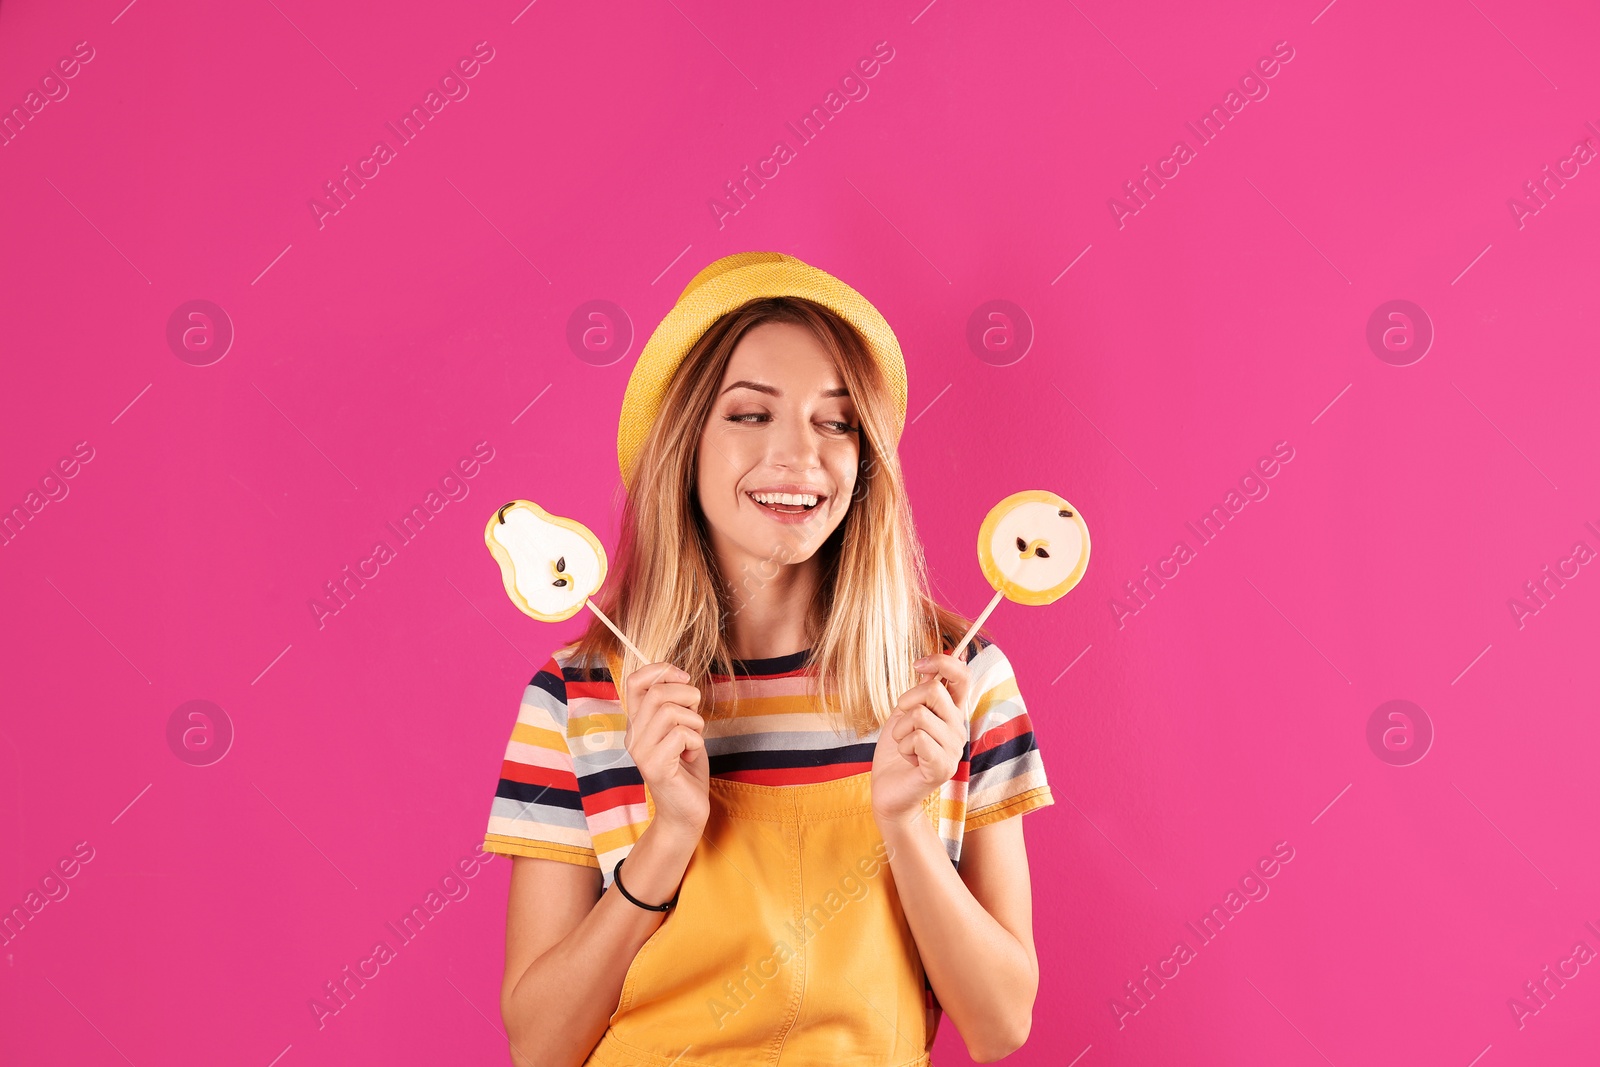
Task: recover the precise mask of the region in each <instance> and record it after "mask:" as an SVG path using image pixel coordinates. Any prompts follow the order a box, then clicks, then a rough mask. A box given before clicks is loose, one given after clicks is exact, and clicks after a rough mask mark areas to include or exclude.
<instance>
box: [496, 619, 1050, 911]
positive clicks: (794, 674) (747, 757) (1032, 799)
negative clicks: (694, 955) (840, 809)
mask: <svg viewBox="0 0 1600 1067" xmlns="http://www.w3.org/2000/svg"><path fill="white" fill-rule="evenodd" d="M576 644H577V643H576V642H573V643H572V644H569V645H566V646H564V647H562V648H559V649H557V650H556V651H555V653H554V654H553V655H552V656H551V658H550V661H549V662H548V663H546V664H545V665H544V667H543V668H541V669H540V670H539V672H538V673H537V674H535V675H534V676H533V680H532V681H531V682H529V683H528V687H527V689H526V690H525V691H524V692H523V694H522V705H521V707H520V708H519V710H518V712H517V721H516V725H515V726H514V727H513V728H512V731H511V740H510V742H509V743H508V744H507V746H506V755H505V762H504V763H503V764H502V765H501V769H500V784H499V787H498V788H497V789H496V790H495V797H494V802H493V805H492V807H491V809H490V814H489V829H488V833H487V835H486V837H485V838H484V846H483V847H484V849H485V850H486V851H489V852H498V853H500V854H501V855H505V856H535V857H539V858H543V859H554V860H562V861H564V862H567V863H575V864H580V865H582V866H587V867H596V868H599V870H600V872H601V884H602V886H609V885H610V884H611V879H612V871H613V870H614V869H615V868H616V865H617V863H618V861H620V860H621V859H623V858H624V857H625V856H627V854H628V851H629V849H631V848H632V847H633V845H634V842H636V841H638V840H639V837H640V835H642V834H643V833H644V830H645V827H646V826H647V825H648V824H649V816H648V812H647V810H646V806H645V796H644V779H643V778H641V777H640V775H639V770H638V768H637V767H636V766H635V765H634V763H633V759H632V757H630V756H629V755H628V751H627V748H626V746H625V744H624V737H625V730H626V727H627V722H626V719H625V716H624V714H623V711H622V705H621V703H620V701H619V700H618V699H617V687H616V684H615V683H614V682H613V681H612V678H611V672H610V670H609V668H608V667H607V666H606V664H605V663H604V661H603V660H598V661H596V662H592V663H580V662H577V660H576V658H575V655H574V653H575V649H576ZM808 654H809V650H807V651H803V652H796V653H793V654H792V655H788V656H776V657H772V658H769V659H750V660H737V659H736V660H734V661H733V663H732V665H731V666H732V670H733V673H732V675H721V674H717V675H713V676H712V679H711V693H710V699H711V702H712V706H713V708H715V707H716V706H718V705H720V704H723V703H725V702H726V701H727V700H729V699H730V698H731V696H732V695H733V694H734V693H736V694H737V696H738V701H739V708H738V714H737V715H734V716H729V717H713V716H709V715H708V716H707V717H706V724H705V733H704V736H705V742H706V752H707V754H708V755H709V756H710V760H711V770H710V773H711V775H712V776H713V777H717V778H730V779H735V780H737V781H742V782H754V783H758V784H761V785H779V786H782V785H799V784H803V783H807V782H824V781H832V780H835V779H838V778H846V777H849V776H851V775H855V774H861V773H863V772H866V771H870V770H871V769H872V753H873V749H874V747H875V746H876V744H877V740H878V734H879V732H880V728H874V729H873V731H872V732H871V733H870V734H866V735H860V734H857V733H856V732H855V731H854V730H852V729H851V728H850V727H849V726H848V725H843V724H840V725H836V722H837V721H838V720H836V718H835V717H834V716H833V715H831V714H830V713H828V712H827V711H824V710H822V709H821V707H820V706H819V704H818V703H817V701H816V696H815V674H814V672H813V669H812V668H811V667H808V666H807V665H806V663H805V660H806V657H807V655H808ZM965 655H966V662H967V665H968V668H969V669H970V670H971V671H972V677H973V686H974V689H975V690H976V692H977V694H978V695H977V698H976V700H975V701H974V704H973V713H972V718H971V720H970V731H969V733H970V737H969V739H968V742H967V745H966V747H965V749H964V751H963V752H962V755H961V763H960V765H959V766H957V768H956V772H955V774H954V775H953V776H951V778H950V780H949V781H948V782H945V783H944V784H943V785H942V786H940V792H941V797H940V804H939V820H938V833H939V838H940V840H941V841H943V843H944V846H945V851H946V852H947V853H948V854H949V856H950V860H951V862H952V863H956V864H959V863H960V859H961V842H962V838H963V835H964V834H965V832H966V831H967V830H972V829H976V828H977V827H980V826H986V825H988V824H989V823H992V822H998V821H999V820H1001V819H1004V818H1008V817H1010V816H1012V815H1019V814H1021V813H1022V812H1025V811H1032V810H1033V809H1034V808H1041V807H1044V806H1045V805H1047V804H1051V803H1054V801H1053V799H1052V798H1051V796H1050V786H1049V784H1048V783H1047V782H1046V781H1045V773H1044V763H1043V761H1042V759H1041V758H1040V754H1039V747H1038V745H1037V744H1036V743H1035V741H1034V736H1033V724H1032V722H1031V721H1030V720H1029V718H1028V712H1027V709H1026V708H1025V707H1024V706H1023V703H1022V694H1021V693H1020V692H1018V690H1017V680H1016V675H1015V674H1014V673H1013V672H1012V669H1011V663H1010V661H1008V660H1007V659H1006V657H1005V655H1004V654H1003V653H1002V652H1001V651H1000V649H999V647H998V646H997V645H995V644H994V643H992V642H985V641H983V639H982V638H979V637H975V638H974V639H973V641H972V644H971V645H969V646H968V648H967V651H966V653H965ZM735 687H737V689H735ZM841 730H842V731H843V733H842V735H841V733H840V732H839V731H841Z"/></svg>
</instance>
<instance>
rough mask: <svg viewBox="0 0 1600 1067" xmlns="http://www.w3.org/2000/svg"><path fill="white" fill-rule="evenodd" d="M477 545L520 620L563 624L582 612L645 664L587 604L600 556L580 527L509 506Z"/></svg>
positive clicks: (520, 503)
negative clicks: (496, 567) (485, 549)
mask: <svg viewBox="0 0 1600 1067" xmlns="http://www.w3.org/2000/svg"><path fill="white" fill-rule="evenodd" d="M483 540H484V543H485V544H487V545H488V546H489V552H490V554H492V555H493V556H494V558H495V562H497V563H499V564H500V579H501V581H503V582H504V583H505V587H506V595H507V596H509V597H510V598H511V602H512V603H513V604H515V605H516V606H517V608H518V609H519V610H521V611H522V612H523V613H524V614H526V615H529V616H531V617H532V618H535V619H538V620H539V621H540V622H563V621H565V620H567V619H570V618H572V617H573V616H574V615H576V614H577V613H578V612H580V611H582V610H583V609H584V608H585V607H587V608H588V609H589V610H590V611H592V612H594V613H595V615H596V616H598V617H599V619H600V621H601V622H603V623H605V624H606V625H607V626H608V627H610V628H611V632H612V633H614V634H616V635H617V639H618V640H619V641H621V642H622V643H623V644H624V645H626V646H627V648H628V650H629V651H631V652H632V653H633V654H634V655H636V656H638V657H639V658H640V660H642V661H644V662H646V663H648V662H650V658H649V657H648V656H646V655H645V654H644V653H642V652H640V651H639V649H638V648H637V647H636V646H635V645H634V643H633V642H632V641H629V640H628V638H627V636H626V635H625V634H623V632H622V631H621V630H619V629H618V628H617V625H616V624H615V623H613V622H612V621H611V620H610V619H608V618H607V617H606V615H605V612H603V611H601V610H600V609H599V608H598V607H596V606H595V603H594V601H593V600H591V599H589V598H590V595H591V594H593V593H597V592H599V591H600V586H601V585H602V584H604V583H605V580H606V550H605V548H603V547H602V546H601V544H600V539H599V538H598V537H596V536H595V535H594V534H592V533H590V532H589V528H588V527H586V526H584V525H583V523H581V522H578V521H576V520H575V519H567V518H563V517H561V516H560V515H552V514H550V513H549V512H548V511H546V510H545V509H544V508H541V507H540V506H539V505H538V504H535V503H534V502H533V501H531V500H513V501H511V502H510V503H509V504H504V505H502V506H501V507H499V508H497V509H496V510H495V513H494V514H493V515H491V516H489V524H488V526H486V527H485V528H484V531H483Z"/></svg>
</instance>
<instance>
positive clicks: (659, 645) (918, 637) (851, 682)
mask: <svg viewBox="0 0 1600 1067" xmlns="http://www.w3.org/2000/svg"><path fill="white" fill-rule="evenodd" d="M765 322H788V323H794V324H796V325H799V326H803V327H805V328H806V329H808V330H810V332H811V333H812V335H813V336H814V337H815V338H816V339H817V341H818V342H819V343H820V344H821V345H822V347H823V348H824V349H826V350H827V351H828V352H829V354H830V355H832V357H833V360H834V364H835V366H836V367H837V368H838V371H839V375H840V377H841V378H843V379H844V384H845V387H846V388H847V389H848V390H849V391H850V397H851V399H852V400H854V401H855V406H856V411H857V413H858V414H859V415H860V426H861V433H860V438H859V439H860V443H861V452H860V467H859V470H858V473H857V476H856V485H855V489H854V491H853V493H852V495H851V501H850V504H849V508H848V510H847V511H846V513H845V517H844V519H843V520H842V521H841V522H840V524H839V527H838V528H837V529H835V530H834V531H833V533H832V534H831V535H830V536H829V537H828V539H827V540H826V541H825V542H823V544H822V545H821V546H820V547H819V548H818V549H817V551H816V555H817V558H818V563H819V564H820V567H821V573H820V581H819V583H818V588H817V595H816V597H815V598H814V600H813V602H812V603H811V604H810V605H809V606H808V609H807V620H806V633H807V636H808V640H809V641H810V648H811V655H810V657H809V659H808V661H807V662H808V665H809V666H811V667H812V668H814V670H815V674H816V685H817V695H818V698H819V699H820V701H821V703H822V706H823V707H824V708H825V709H826V710H828V711H829V712H832V713H834V715H835V716H836V724H835V725H836V728H837V726H838V725H839V724H840V723H848V724H849V725H850V726H851V727H852V728H853V729H854V730H855V731H856V733H857V734H858V735H865V734H867V733H870V732H871V731H872V730H874V729H876V728H877V727H879V726H881V725H882V724H883V722H884V721H885V720H886V719H887V718H888V717H889V715H890V714H891V713H892V712H893V709H894V703H895V701H896V700H898V699H899V696H900V694H902V693H904V692H905V691H906V690H907V689H910V688H911V687H912V686H913V685H916V684H917V683H918V682H919V681H921V680H922V679H921V677H920V676H918V675H917V673H916V672H915V671H914V670H913V668H912V664H913V663H914V662H915V661H916V660H918V659H920V658H922V657H923V656H925V655H929V654H932V653H936V652H940V651H944V650H948V649H949V648H951V647H952V646H953V645H954V644H955V642H956V641H958V640H960V638H961V635H962V634H964V633H965V632H966V630H967V627H968V626H969V625H970V624H971V620H970V619H967V618H965V617H964V616H961V615H959V614H957V613H955V612H952V611H950V610H948V609H947V608H944V607H942V606H940V605H939V604H937V603H935V602H934V600H933V599H932V597H931V596H929V594H928V578H927V568H926V563H925V560H924V558H923V552H922V545H921V543H920V541H919V540H918V539H917V536H916V531H915V527H914V524H913V522H912V518H911V507H910V504H909V502H908V501H907V499H906V491H905V482H904V479H903V477H902V475H901V470H900V459H899V456H898V454H897V452H896V450H895V448H894V445H893V444H892V443H891V444H887V445H886V444H885V442H893V441H894V440H895V422H894V417H895V410H894V403H895V402H894V399H893V397H892V395H891V393H890V392H889V388H888V383H887V382H886V380H885V379H884V377H883V374H882V372H881V370H880V368H879V366H878V363H877V361H876V360H875V359H873V357H872V355H871V353H870V352H869V351H868V350H867V346H866V342H865V341H864V340H863V339H862V337H861V335H860V334H859V333H858V332H857V331H856V330H855V328H854V327H853V326H851V325H850V324H849V323H848V322H846V321H845V320H844V319H842V318H841V317H839V316H838V315H837V314H835V313H834V312H833V311H832V310H830V309H829V308H827V307H825V306H823V305H821V304H818V303H815V302H813V301H810V300H806V299H804V298H801V297H763V298H759V299H755V300H751V301H750V302H748V303H746V304H744V305H742V306H741V307H739V308H737V309H735V310H733V311H731V312H729V313H728V314H726V315H724V316H723V317H722V318H720V319H718V320H717V321H716V322H715V323H713V324H712V325H711V327H710V328H709V329H707V330H706V332H705V333H704V334H703V335H701V337H700V339H699V340H698V341H697V342H696V343H695V345H694V346H693V348H691V349H690V350H689V353H688V354H687V355H686V356H685V357H684V360H683V362H682V364H680V365H679V367H678V370H677V371H676V373H675V374H674V376H673V379H672V381H671V383H670V384H669V385H668V387H667V392H666V395H665V397H664V398H663V400H662V403H661V407H660V414H659V415H658V416H657V417H656V421H655V424H654V425H653V426H652V427H651V429H650V433H649V435H648V436H647V437H646V439H645V442H644V445H643V447H642V448H641V450H640V453H639V457H638V463H637V466H636V467H635V468H634V470H635V473H634V483H633V485H632V487H631V489H630V490H629V492H628V495H627V501H626V504H625V506H624V509H623V516H622V531H621V538H620V544H619V546H618V552H617V564H616V567H615V569H614V570H613V571H612V574H611V577H610V579H609V580H608V581H607V583H606V588H605V590H604V591H603V592H602V594H601V597H600V598H599V599H600V601H601V609H602V610H603V611H605V613H606V614H607V615H608V616H610V618H611V620H612V621H613V622H615V623H616V624H617V625H618V626H619V627H620V628H621V629H622V632H623V633H625V634H627V635H628V637H629V638H630V639H631V640H632V641H633V642H634V644H636V645H638V646H639V648H640V649H641V650H642V651H644V652H645V653H647V654H649V655H653V656H656V657H658V659H660V660H665V661H669V662H671V663H672V664H673V665H674V666H676V667H678V668H679V669H681V670H683V671H685V672H686V673H688V675H689V676H690V679H691V682H692V684H694V685H695V686H697V687H698V688H699V689H700V690H701V692H702V694H704V696H703V698H702V700H701V704H700V708H699V710H700V713H701V714H702V715H705V716H706V717H707V718H711V717H712V700H711V678H710V675H711V674H712V673H713V672H715V673H719V674H723V675H728V674H731V673H732V667H731V662H732V658H733V657H732V656H731V654H730V652H729V648H728V645H727V635H726V632H725V630H724V626H725V623H726V618H727V616H728V614H729V612H730V611H735V610H737V605H738V603H739V601H738V599H737V594H736V592H735V591H734V588H733V585H734V577H733V576H728V575H722V574H720V573H719V571H718V567H717V563H716V557H715V556H714V554H713V553H712V550H711V543H710V540H709V538H708V536H707V531H706V518H705V515H704V513H703V512H702V511H701V509H700V506H699V503H698V499H697V494H696V486H697V475H698V472H697V469H696V457H697V456H698V454H699V450H700V440H701V435H702V433H703V431H704V428H705V425H706V421H707V419H709V418H710V416H711V411H712V407H713V405H714V404H715V402H716V398H717V393H718V391H719V389H720V388H721V385H722V378H723V374H724V372H725V371H726V369H727V366H728V360H729V359H730V358H731V357H732V355H733V350H734V348H735V346H737V345H738V343H739V341H740V340H741V339H742V338H743V337H744V335H745V334H746V333H748V332H749V331H750V330H751V329H752V328H753V327H755V326H758V325H760V324H762V323H765ZM775 562H777V563H780V564H781V563H784V562H788V561H784V560H777V561H775ZM751 580H752V579H750V578H749V577H746V581H747V582H749V581H751ZM753 580H754V581H760V580H761V579H760V578H759V577H757V578H755V579H753ZM966 654H967V655H970V654H971V653H970V651H969V652H968V653H966ZM575 657H576V662H577V663H579V664H592V663H596V662H598V659H597V657H603V658H604V661H605V662H606V663H608V664H609V665H610V668H611V676H612V678H613V679H614V680H615V681H616V683H617V691H618V694H619V696H620V695H621V694H622V692H623V679H625V678H626V677H627V675H628V674H630V673H632V672H633V671H635V670H637V669H639V668H640V667H642V666H644V664H643V663H641V662H639V660H638V657H636V656H634V655H633V654H632V653H631V652H627V651H626V650H625V649H624V648H623V647H622V644H621V642H619V641H618V640H617V638H616V636H615V635H614V634H613V633H612V632H611V631H610V629H608V628H607V627H606V626H605V624H604V623H602V622H601V621H600V620H599V619H598V618H592V617H591V619H590V621H589V626H588V628H587V630H586V631H585V632H584V635H583V637H582V638H581V639H580V640H579V642H578V644H577V648H576V650H575ZM725 713H726V714H736V713H737V711H736V704H730V705H729V707H728V710H727V711H726V712H725ZM841 732H842V731H841Z"/></svg>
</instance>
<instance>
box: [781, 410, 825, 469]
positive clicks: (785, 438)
mask: <svg viewBox="0 0 1600 1067" xmlns="http://www.w3.org/2000/svg"><path fill="white" fill-rule="evenodd" d="M768 458H769V459H770V460H771V462H772V465H773V466H775V467H788V468H790V469H791V470H797V471H805V470H813V469H815V468H816V467H819V466H821V460H822V455H821V453H820V452H819V451H818V449H817V440H816V435H815V434H813V433H812V432H811V425H810V423H808V422H807V421H806V420H805V419H804V418H799V417H795V418H787V419H784V420H782V422H781V423H780V424H779V426H778V432H777V433H776V434H774V435H773V439H772V452H771V454H770V455H769V457H768Z"/></svg>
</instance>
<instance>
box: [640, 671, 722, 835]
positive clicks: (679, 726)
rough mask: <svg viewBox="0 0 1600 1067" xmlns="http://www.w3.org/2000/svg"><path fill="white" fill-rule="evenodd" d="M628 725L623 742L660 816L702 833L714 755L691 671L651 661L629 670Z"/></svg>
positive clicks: (676, 825)
mask: <svg viewBox="0 0 1600 1067" xmlns="http://www.w3.org/2000/svg"><path fill="white" fill-rule="evenodd" d="M626 690H627V698H628V728H627V732H626V733H625V734H624V736H623V743H624V744H625V745H626V747H627V749H628V755H629V757H631V758H632V759H633V763H634V766H636V767H638V768H639V775H640V777H642V778H643V779H644V783H645V785H646V786H647V787H648V788H649V790H650V796H651V798H652V799H653V800H654V801H655V807H656V818H657V819H658V820H660V821H662V822H664V823H666V824H668V825H670V826H671V827H672V828H674V829H677V830H683V831H687V832H689V833H692V835H693V836H694V837H695V838H696V839H698V838H699V836H700V834H701V832H702V831H703V830H704V829H705V825H706V819H707V818H708V817H709V816H710V814H711V761H710V758H709V757H708V756H707V755H706V742H705V736H704V731H705V719H703V718H701V716H700V714H699V712H698V711H696V710H695V709H696V708H698V707H699V706H700V690H699V689H697V688H695V687H694V686H692V685H690V684H689V675H688V673H687V672H685V671H682V670H679V669H678V668H677V667H674V666H673V665H672V664H670V663H665V662H663V663H650V664H646V665H645V666H643V667H640V668H639V669H638V670H636V671H634V672H633V673H632V674H630V675H628V680H627V683H626Z"/></svg>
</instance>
